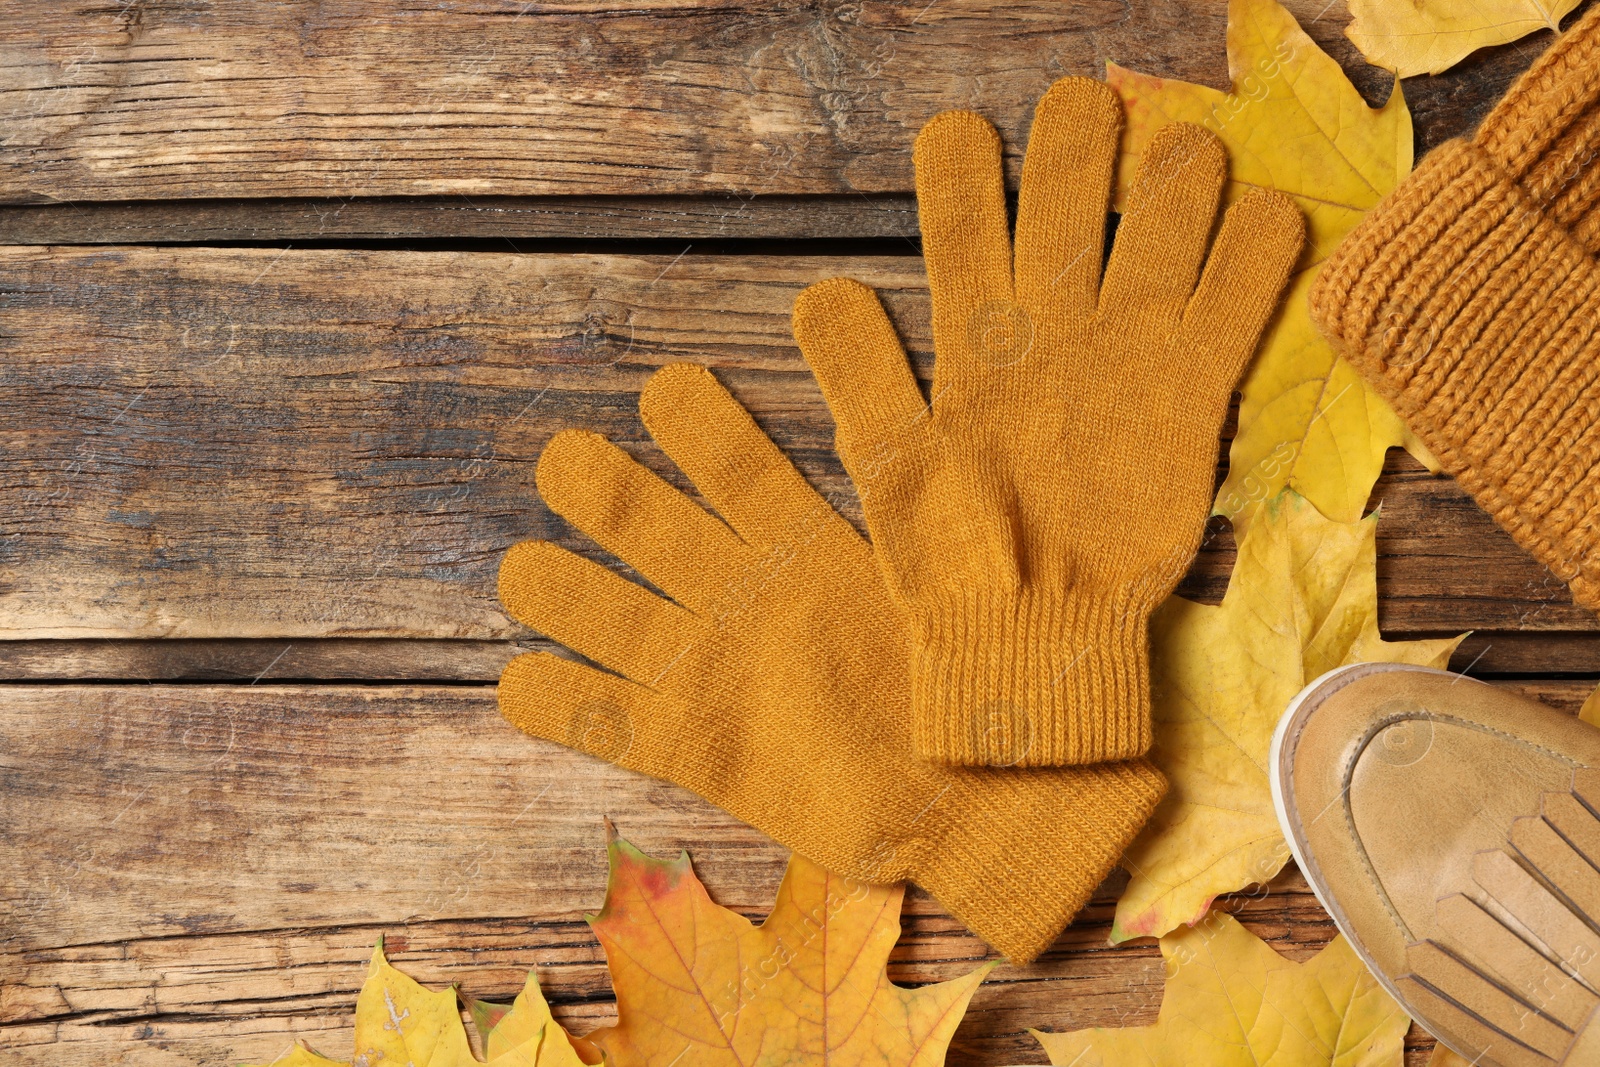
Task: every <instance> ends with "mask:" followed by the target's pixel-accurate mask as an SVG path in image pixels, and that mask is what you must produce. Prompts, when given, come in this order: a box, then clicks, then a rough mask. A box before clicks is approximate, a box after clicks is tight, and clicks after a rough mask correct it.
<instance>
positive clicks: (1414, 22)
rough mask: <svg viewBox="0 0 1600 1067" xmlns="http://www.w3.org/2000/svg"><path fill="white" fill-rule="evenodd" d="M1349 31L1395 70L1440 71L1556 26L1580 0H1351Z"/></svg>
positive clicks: (1376, 60) (1375, 60)
mask: <svg viewBox="0 0 1600 1067" xmlns="http://www.w3.org/2000/svg"><path fill="white" fill-rule="evenodd" d="M1348 6H1349V8H1350V14H1351V15H1352V16H1353V21H1352V22H1351V23H1350V25H1349V26H1347V27H1345V31H1344V35H1345V36H1346V37H1348V38H1350V41H1351V43H1352V44H1354V45H1355V46H1356V47H1357V48H1359V49H1360V50H1361V54H1362V55H1363V56H1365V57H1366V59H1367V62H1368V63H1372V64H1374V65H1376V66H1379V67H1385V68H1387V69H1389V70H1392V71H1394V72H1395V74H1396V76H1398V77H1401V78H1409V77H1411V76H1412V75H1413V74H1438V73H1439V72H1440V71H1443V70H1449V69H1450V68H1451V67H1453V66H1455V65H1456V64H1457V63H1459V62H1461V61H1462V60H1463V59H1465V58H1466V57H1467V56H1469V55H1471V54H1472V53H1473V52H1476V51H1477V50H1478V49H1480V48H1488V47H1490V46H1491V45H1497V44H1506V43H1508V42H1511V41H1515V40H1517V39H1518V38H1521V37H1526V36H1527V35H1528V34H1530V33H1536V32H1537V31H1539V30H1555V29H1557V27H1558V26H1559V25H1560V23H1561V19H1562V17H1563V16H1565V15H1566V14H1567V13H1568V12H1570V11H1571V10H1572V9H1573V8H1575V7H1577V6H1578V0H1409V2H1408V3H1395V0H1349V3H1348Z"/></svg>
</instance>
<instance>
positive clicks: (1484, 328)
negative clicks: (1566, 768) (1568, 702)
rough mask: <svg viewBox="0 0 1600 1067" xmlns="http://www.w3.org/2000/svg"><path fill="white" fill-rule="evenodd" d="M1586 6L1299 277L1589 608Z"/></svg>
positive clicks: (1594, 303) (1343, 343)
mask: <svg viewBox="0 0 1600 1067" xmlns="http://www.w3.org/2000/svg"><path fill="white" fill-rule="evenodd" d="M1597 253H1600V8H1592V9H1591V10H1590V11H1589V12H1588V13H1587V14H1586V15H1584V16H1583V17H1582V18H1581V19H1580V20H1579V21H1578V22H1577V23H1576V24H1575V25H1574V26H1573V27H1572V28H1571V29H1570V30H1568V31H1567V32H1566V33H1564V34H1562V35H1561V36H1560V37H1559V38H1558V39H1557V40H1556V42H1555V44H1553V45H1552V46H1551V47H1550V48H1549V50H1548V51H1546V52H1545V54H1544V55H1543V56H1541V57H1540V58H1539V60H1538V61H1537V62H1535V63H1534V65H1533V67H1532V68H1531V69H1529V70H1528V71H1527V73H1525V74H1524V75H1523V76H1522V77H1521V78H1520V79H1519V80H1518V81H1517V83H1516V84H1515V85H1513V86H1512V87H1511V90H1510V91H1509V92H1508V93H1507V94H1506V96H1505V99H1503V100H1502V101H1501V102H1500V103H1499V104H1497V105H1496V106H1495V108H1494V110H1493V111H1491V112H1490V113H1489V115H1488V117H1487V118H1486V119H1484V121H1483V124H1482V126H1481V127H1479V129H1478V131H1477V133H1476V134H1475V135H1474V136H1473V137H1472V138H1471V139H1469V140H1455V141H1449V142H1446V143H1445V144H1443V145H1440V146H1439V147H1438V148H1436V149H1435V150H1434V151H1432V152H1430V153H1429V154H1428V156H1427V158H1425V159H1424V160H1423V161H1422V164H1421V165H1420V166H1418V167H1417V169H1416V171H1415V172H1413V173H1412V175H1411V176H1410V177H1409V178H1407V179H1406V180H1405V181H1403V182H1402V183H1400V186H1399V188H1397V189H1396V190H1395V191H1394V192H1393V193H1391V194H1390V195H1389V197H1388V198H1387V199H1385V200H1384V202H1383V203H1382V204H1380V205H1379V206H1378V208H1377V209H1376V210H1375V211H1373V212H1372V213H1371V214H1369V215H1368V216H1367V217H1366V218H1365V219H1363V220H1362V221H1361V224H1360V225H1359V226H1357V227H1356V228H1355V229H1354V230H1353V231H1351V233H1350V235H1349V236H1348V237H1346V238H1345V240H1344V242H1343V243H1342V244H1340V246H1339V248H1338V249H1337V250H1336V251H1335V252H1334V254H1333V256H1331V257H1330V258H1329V259H1328V261H1327V263H1326V264H1324V265H1323V268H1322V271H1321V273H1320V274H1318V276H1317V280H1316V282H1315V283H1314V285H1313V287H1312V290H1311V315H1312V318H1313V319H1314V320H1315V321H1316V323H1317V324H1318V326H1320V327H1321V328H1322V330H1323V332H1324V333H1326V334H1327V335H1328V337H1329V338H1330V339H1331V340H1332V341H1333V343H1334V344H1335V346H1336V347H1337V348H1338V349H1339V350H1340V351H1341V352H1342V353H1343V354H1344V355H1345V357H1346V358H1348V359H1349V360H1350V362H1351V363H1352V364H1353V365H1354V366H1355V367H1356V368H1357V369H1358V370H1359V371H1360V372H1361V373H1362V374H1363V375H1364V376H1365V377H1366V379H1367V380H1368V381H1369V382H1371V383H1372V386H1373V387H1374V388H1375V389H1376V390H1377V391H1378V392H1379V393H1380V394H1382V395H1383V396H1384V397H1385V398H1386V399H1387V400H1388V401H1389V403H1391V404H1392V405H1394V409H1395V411H1397V412H1398V413H1399V414H1400V417H1401V418H1402V419H1403V420H1405V422H1406V424H1407V425H1408V426H1409V427H1410V428H1411V430H1412V431H1413V432H1414V433H1415V434H1416V435H1417V437H1419V438H1420V439H1421V440H1422V442H1423V444H1425V445H1427V447H1428V449H1429V450H1430V451H1431V452H1432V453H1433V454H1434V455H1435V456H1437V457H1438V459H1439V462H1440V463H1441V464H1442V465H1443V466H1444V468H1445V470H1447V471H1449V472H1450V473H1451V474H1453V475H1455V477H1456V479H1457V480H1458V481H1459V482H1460V483H1461V484H1462V485H1463V486H1465V487H1466V489H1467V491H1468V492H1470V493H1471V494H1472V495H1473V496H1474V497H1475V498H1476V499H1477V501H1478V503H1479V504H1480V505H1482V507H1483V509H1484V510H1485V511H1487V512H1488V513H1489V514H1490V515H1493V516H1494V518H1495V519H1496V521H1498V522H1499V523H1500V525H1501V526H1503V527H1505V529H1506V530H1508V531H1509V532H1510V533H1511V536H1512V537H1514V538H1516V540H1517V542H1518V543H1519V544H1520V545H1522V546H1523V548H1525V549H1527V550H1528V551H1529V552H1531V553H1532V554H1533V555H1534V557H1535V558H1537V559H1538V560H1539V561H1540V562H1541V563H1543V564H1544V565H1545V566H1546V567H1548V568H1550V570H1551V571H1553V572H1554V573H1555V574H1556V575H1557V576H1559V577H1560V578H1561V579H1562V580H1563V581H1566V582H1567V583H1568V584H1570V585H1571V587H1572V592H1573V596H1574V599H1576V600H1577V601H1578V603H1580V604H1582V605H1584V606H1585V607H1588V608H1589V609H1591V610H1594V611H1600V268H1597V267H1596V264H1595V258H1594V257H1595V255H1596V254H1597Z"/></svg>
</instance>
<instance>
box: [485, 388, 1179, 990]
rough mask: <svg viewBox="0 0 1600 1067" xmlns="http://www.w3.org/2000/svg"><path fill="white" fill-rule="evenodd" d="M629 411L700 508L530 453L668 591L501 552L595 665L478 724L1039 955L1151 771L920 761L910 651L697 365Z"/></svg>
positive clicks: (552, 490) (540, 673)
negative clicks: (619, 769)
mask: <svg viewBox="0 0 1600 1067" xmlns="http://www.w3.org/2000/svg"><path fill="white" fill-rule="evenodd" d="M639 408H640V413H641V414H642V416H643V418H644V422H645V425H646V426H647V427H648V428H649V430H650V433H651V435H652V436H653V437H654V438H655V440H656V442H657V443H658V444H659V445H660V446H661V448H662V449H663V450H665V451H666V453H667V454H668V455H669V456H670V457H672V459H673V460H674V461H675V462H676V463H677V464H678V466H679V467H680V468H681V469H682V470H683V472H684V473H685V474H686V475H688V477H689V478H690V479H691V480H692V481H693V482H694V484H695V486H696V487H697V488H698V490H699V492H700V493H701V494H702V495H703V496H704V498H705V500H706V502H707V504H709V506H710V507H712V508H714V509H715V511H716V515H712V514H711V513H710V512H707V511H705V510H703V509H702V508H701V507H700V506H699V505H697V504H695V503H693V502H691V501H690V500H689V498H688V497H686V496H684V495H683V494H682V493H680V492H678V491H677V490H676V489H674V488H672V487H670V486H669V485H668V484H667V483H666V482H664V481H662V480H661V479H660V478H658V477H657V476H656V475H654V474H652V473H650V472H649V471H647V470H646V469H645V468H644V467H642V466H640V465H639V464H638V463H636V462H634V460H632V459H631V458H629V457H628V456H627V455H626V454H625V453H623V452H622V451H621V450H620V449H618V448H617V447H616V446H614V445H612V444H611V443H609V442H607V441H606V440H605V439H603V438H601V437H599V436H596V435H594V434H588V433H582V432H578V431H572V430H569V431H566V432H564V433H562V434H559V435H557V436H556V437H555V438H553V439H552V440H551V442H550V444H549V445H548V446H547V447H546V449H545V451H544V454H543V455H542V456H541V457H540V460H539V467H538V474H537V480H538V485H539V491H540V493H541V494H542V495H543V496H544V498H545V500H546V502H547V503H548V504H549V505H550V507H551V508H553V509H554V510H555V511H556V512H557V513H558V514H560V515H562V516H564V517H565V518H566V519H568V520H569V521H570V522H572V523H573V524H574V525H575V526H577V527H578V528H579V529H580V530H582V531H583V532H584V533H586V534H588V535H589V536H590V537H593V538H594V539H595V540H596V541H597V542H599V544H600V545H601V546H602V547H604V548H605V549H607V550H608V551H610V552H612V553H614V554H615V555H617V556H618V557H620V558H621V559H623V560H624V561H626V562H627V563H628V564H630V565H631V566H633V567H634V568H636V569H637V570H638V572H639V573H640V574H641V575H643V576H644V577H645V578H646V579H648V580H649V581H650V582H652V583H653V584H654V585H655V586H657V587H658V588H659V589H660V590H661V591H662V592H663V593H665V594H666V596H667V597H670V598H671V599H670V600H669V599H665V598H663V597H661V596H657V595H656V594H655V593H653V592H650V591H648V590H646V589H645V588H644V587H642V586H640V585H637V584H634V583H633V582H630V581H628V580H626V579H624V578H622V577H620V576H619V575H617V574H614V573H613V572H611V571H610V570H608V569H607V568H605V567H603V566H601V565H600V564H598V563H592V562H590V561H588V560H586V559H583V558H581V557H579V556H576V555H573V554H572V553H570V552H568V551H566V550H564V549H562V548H559V547H557V546H555V545H552V544H549V543H548V542H532V541H530V542H524V543H522V544H519V545H516V546H514V547H513V548H512V549H511V551H510V552H509V553H507V555H506V558H505V561H504V563H503V564H502V566H501V568H500V597H501V600H502V602H503V603H504V604H505V606H506V608H507V609H508V610H509V611H510V612H511V614H512V615H514V616H516V618H518V619H520V620H521V621H523V622H524V623H526V624H528V625H529V626H531V627H533V628H534V629H535V630H538V631H540V632H542V633H544V634H547V635H549V636H550V637H552V638H554V639H555V640H557V641H559V642H561V643H562V644H564V645H566V646H568V647H569V648H572V649H574V650H575V651H577V652H579V653H581V654H582V655H584V656H586V657H588V658H589V659H591V660H593V661H595V662H596V663H598V664H599V665H600V666H602V667H605V668H607V669H608V670H610V671H614V672H616V673H615V674H608V673H605V672H604V671H601V670H596V669H594V668H591V667H588V666H583V665H581V664H578V663H575V662H573V661H571V660H568V659H563V658H560V657H557V656H553V655H549V654H547V653H527V654H524V655H522V656H519V657H518V658H516V659H514V660H512V661H511V663H510V664H509V665H508V666H507V667H506V669H505V673H504V674H503V675H502V676H501V679H500V710H501V712H502V713H503V714H504V715H505V717H506V718H507V719H509V720H510V721H511V722H512V723H514V724H516V725H517V726H518V727H520V728H521V729H523V730H525V731H527V732H528V733H530V734H533V735H535V736H537V737H543V738H548V739H551V740H554V741H558V742H561V743H562V744H566V745H570V746H572V747H574V748H578V749H582V750H584V751H586V752H590V753H593V754H595V755H598V756H601V757H603V758H605V759H608V760H611V761H613V762H615V763H617V764H620V765H621V766H623V767H627V768H630V769H632V770H636V771H640V772H642V773H644V774H649V775H654V776H656V777H659V778H665V779H667V780H669V781H672V782H676V783H678V784H679V785H681V786H684V787H685V788H688V789H690V790H693V791H694V792H696V793H698V794H700V795H701V796H702V797H705V798H706V799H707V800H709V801H711V802H712V803H714V804H716V805H718V806H720V807H722V808H725V809H726V810H727V811H729V812H731V813H732V814H734V815H736V816H738V817H739V818H741V819H744V820H745V821H747V822H749V823H750V825H752V826H754V827H756V828H757V829H759V830H762V831H764V832H766V833H768V834H770V835H771V836H772V837H774V838H776V839H777V840H778V841H779V842H781V843H782V844H784V845H786V846H787V847H789V848H790V849H792V850H794V851H795V852H797V853H799V854H801V855H803V856H805V857H806V858H808V859H810V860H812V861H814V862H816V863H818V864H820V865H822V866H823V867H825V868H827V869H829V870H831V871H834V872H835V873H837V874H840V875H844V876H847V877H851V878H856V879H861V880H864V881H868V882H877V883H883V882H895V881H900V880H902V879H911V880H913V881H915V882H917V883H918V884H920V885H922V886H923V887H924V888H926V889H927V890H928V891H929V892H931V893H932V894H933V895H934V896H935V897H937V898H938V899H939V901H940V902H941V903H943V905H944V906H945V907H946V908H947V909H949V911H950V912H951V913H952V914H954V915H955V916H956V917H957V918H958V919H960V920H961V921H962V922H964V923H966V924H967V925H968V926H969V927H971V928H972V930H973V931H974V932H975V933H977V934H978V935H979V936H980V937H982V938H983V939H984V940H985V941H987V942H988V943H989V944H991V945H993V946H994V947H995V948H997V949H999V950H1000V951H1001V952H1003V953H1005V954H1006V955H1007V956H1008V957H1010V958H1011V959H1013V960H1015V961H1018V962H1024V961H1027V960H1030V959H1032V958H1033V957H1034V956H1036V955H1038V954H1039V953H1040V952H1042V951H1043V950H1044V949H1045V948H1047V947H1048V946H1049V945H1050V944H1051V942H1052V941H1054V940H1055V938H1056V936H1057V935H1058V934H1059V933H1060V932H1061V930H1062V928H1063V927H1065V926H1066V924H1067V923H1068V922H1069V921H1070V920H1071V919H1072V917H1073V915H1074V914H1075V913H1076V912H1077V911H1078V910H1079V908H1081V907H1082V906H1083V904H1084V902H1085V901H1086V900H1087V899H1088V898H1089V895H1090V893H1091V892H1092V891H1093V890H1094V888H1095V886H1096V885H1097V884H1099V882H1100V881H1101V880H1102V879H1103V878H1104V877H1105V876H1106V875H1107V874H1108V873H1109V872H1110V871H1111V869H1112V867H1113V866H1114V865H1115V864H1116V862H1117V860H1118V858H1119V857H1120V856H1121V855H1122V851H1123V849H1124V847H1125V846H1126V845H1127V844H1128V843H1129V841H1130V840H1132V838H1133V836H1134V834H1135V833H1137V832H1138V830H1139V828H1140V826H1141V825H1142V824H1143V823H1144V821H1145V819H1146V818H1147V817H1148V816H1149V815H1150V813H1151V811H1152V810H1153V808H1154V807H1155V804H1156V802H1157V801H1158V800H1159V799H1160V797H1161V795H1162V793H1163V792H1164V790H1165V788H1166V783H1165V780H1164V779H1163V778H1162V776H1161V774H1160V772H1158V771H1157V770H1155V768H1153V767H1152V766H1150V765H1149V764H1147V763H1145V762H1143V761H1131V762H1127V763H1107V764H1103V765H1100V766H1097V767H1088V768H1083V769H1081V770H1080V769H1073V770H1065V769H1063V770H1055V771H1049V772H1030V771H1024V770H1014V769H1011V770H1008V769H1001V770H976V769H964V768H955V767H945V766H940V765H937V764H932V763H928V762H925V761H922V760H919V759H918V758H917V757H916V756H915V755H914V754H913V753H912V751H911V694H910V690H909V687H908V684H907V671H906V667H907V658H908V655H909V652H908V649H907V647H906V639H905V635H904V633H903V631H902V628H901V624H900V619H899V616H898V614H897V612H896V611H895V608H894V605H893V604H892V603H891V602H890V599H889V596H888V593H887V591H886V590H885V589H884V585H883V579H882V577H881V576H880V574H879V570H878V566H877V563H876V562H875V561H874V559H873V557H872V550H871V548H870V547H869V546H868V545H867V544H866V542H864V541H863V540H862V539H861V537H860V536H859V535H857V533H856V532H855V530H854V529H853V528H852V527H851V526H850V524H849V523H847V522H846V521H845V520H843V519H842V518H840V517H839V515H838V514H836V513H835V512H834V510H833V508H832V507H830V506H829V505H828V503H827V502H826V501H824V500H823V499H822V498H821V497H819V496H818V495H817V494H816V493H815V492H814V491H813V490H812V489H811V487H810V486H809V485H807V484H806V482H805V480H804V479H803V478H802V477H801V475H800V473H799V472H798V471H796V470H795V468H794V467H793V466H791V465H790V463H789V461H788V459H787V458H785V456H784V455H783V453H782V452H780V451H779V450H778V449H777V447H776V446H775V445H773V444H772V442H771V441H770V440H768V439H767V438H766V436H765V435H763V434H762V432H761V431H760V430H759V429H758V428H757V427H756V424H755V422H754V421H753V420H752V419H751V418H750V416H749V415H748V414H747V413H746V412H745V410H744V409H743V408H742V407H740V406H739V404H738V403H737V402H736V401H735V400H734V399H733V397H731V396H730V395H729V394H728V393H727V392H726V391H725V390H724V389H723V388H722V387H721V386H720V385H719V384H717V382H716V381H715V379H713V378H712V376H711V375H710V374H709V373H708V372H707V371H705V370H703V369H701V368H699V367H695V366H691V365H687V364H678V365H674V366H669V367H667V368H666V369H664V370H662V371H661V372H660V373H658V374H657V375H656V376H655V377H654V378H652V379H651V380H650V382H649V384H648V385H647V386H646V388H645V390H644V393H643V395H642V396H641V397H640V401H639ZM718 516H720V518H719V517H718Z"/></svg>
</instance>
